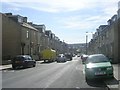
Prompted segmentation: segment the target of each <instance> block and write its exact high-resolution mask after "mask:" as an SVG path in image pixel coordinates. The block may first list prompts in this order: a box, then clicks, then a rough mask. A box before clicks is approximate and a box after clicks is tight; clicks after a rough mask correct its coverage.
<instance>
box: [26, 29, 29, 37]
mask: <svg viewBox="0 0 120 90" xmlns="http://www.w3.org/2000/svg"><path fill="white" fill-rule="evenodd" d="M26 36H27V39H28V38H29V31H27V35H26Z"/></svg>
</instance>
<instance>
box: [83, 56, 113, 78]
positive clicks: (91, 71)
mask: <svg viewBox="0 0 120 90" xmlns="http://www.w3.org/2000/svg"><path fill="white" fill-rule="evenodd" d="M112 77H113V66H112V65H111V63H110V60H109V59H108V58H107V57H106V56H105V55H103V54H94V55H90V56H89V57H88V58H87V59H86V63H85V78H86V80H91V79H96V78H112Z"/></svg>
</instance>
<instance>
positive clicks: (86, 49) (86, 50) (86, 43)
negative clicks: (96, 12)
mask: <svg viewBox="0 0 120 90" xmlns="http://www.w3.org/2000/svg"><path fill="white" fill-rule="evenodd" d="M87 34H88V32H86V55H87V41H88V35H87Z"/></svg>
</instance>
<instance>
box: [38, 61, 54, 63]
mask: <svg viewBox="0 0 120 90" xmlns="http://www.w3.org/2000/svg"><path fill="white" fill-rule="evenodd" d="M49 63H53V62H44V61H43V62H40V64H49Z"/></svg>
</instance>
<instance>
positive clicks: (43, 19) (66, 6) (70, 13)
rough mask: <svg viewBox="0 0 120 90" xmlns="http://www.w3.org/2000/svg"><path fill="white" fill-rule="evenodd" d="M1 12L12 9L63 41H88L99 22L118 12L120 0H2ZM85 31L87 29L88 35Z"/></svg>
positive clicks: (70, 42) (12, 11)
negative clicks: (42, 25)
mask: <svg viewBox="0 0 120 90" xmlns="http://www.w3.org/2000/svg"><path fill="white" fill-rule="evenodd" d="M1 2H2V3H1V6H2V7H1V9H0V12H2V13H8V12H11V13H12V14H13V15H21V16H24V17H27V18H28V22H33V23H34V24H44V25H45V26H46V30H51V31H52V33H54V34H55V35H56V36H57V37H59V39H60V40H61V41H64V42H66V43H68V44H74V43H75V44H76V43H86V35H88V42H89V41H90V40H91V39H92V34H94V33H95V32H96V29H97V28H98V27H99V26H100V25H106V24H107V21H108V20H109V19H110V18H111V17H112V16H113V15H114V14H117V10H118V2H119V0H2V1H1ZM86 32H88V33H87V34H86Z"/></svg>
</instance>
